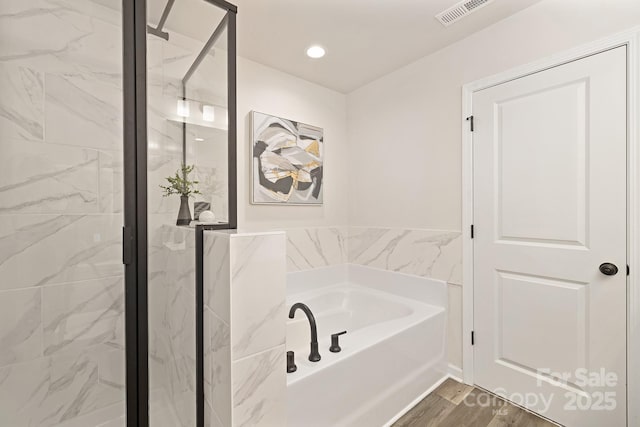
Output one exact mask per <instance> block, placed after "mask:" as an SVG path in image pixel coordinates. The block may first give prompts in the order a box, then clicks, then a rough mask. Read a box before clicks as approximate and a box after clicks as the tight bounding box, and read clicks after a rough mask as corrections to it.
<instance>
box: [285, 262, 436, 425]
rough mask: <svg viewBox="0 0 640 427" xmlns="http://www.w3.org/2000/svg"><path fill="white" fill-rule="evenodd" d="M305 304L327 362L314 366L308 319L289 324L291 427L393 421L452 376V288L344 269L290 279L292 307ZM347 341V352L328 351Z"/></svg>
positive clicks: (344, 345) (372, 271)
mask: <svg viewBox="0 0 640 427" xmlns="http://www.w3.org/2000/svg"><path fill="white" fill-rule="evenodd" d="M296 302H303V303H305V304H307V305H308V306H309V308H310V309H311V310H312V311H313V313H314V315H315V318H316V321H317V324H318V342H319V345H320V354H321V356H322V360H320V361H319V362H315V363H314V362H310V361H309V360H308V356H309V341H310V337H309V322H308V321H307V318H306V316H305V315H304V313H302V312H300V311H298V312H297V313H296V318H295V319H293V320H290V321H289V322H288V324H287V350H293V351H295V355H296V358H295V359H296V365H297V366H298V370H297V371H296V372H294V373H291V374H287V399H288V401H287V408H288V426H289V427H338V426H353V427H360V426H362V427H376V426H383V425H386V424H389V423H390V422H391V421H393V420H395V419H396V418H397V417H398V416H399V415H400V414H401V413H403V412H404V411H405V410H406V409H408V407H409V406H410V405H411V404H412V403H414V402H415V401H416V400H417V399H418V398H420V397H421V396H422V395H423V394H424V393H425V392H426V391H428V390H429V389H430V388H432V387H433V386H434V385H435V384H437V383H438V382H439V381H440V380H441V379H442V378H443V377H444V376H445V375H446V372H445V371H446V363H445V357H444V353H445V330H446V312H445V307H446V284H445V283H444V282H441V281H436V280H429V279H423V278H418V277H413V276H407V275H403V274H398V273H391V272H386V271H382V270H376V269H371V268H367V267H360V266H355V265H348V266H347V265H345V266H338V267H329V268H326V269H319V270H313V271H307V272H301V273H292V274H290V275H289V277H288V295H287V304H288V306H289V307H290V306H291V305H293V304H294V303H296ZM343 330H346V331H347V334H346V335H342V336H341V337H340V346H341V347H342V351H341V352H340V353H331V352H330V351H329V346H330V336H331V334H333V333H336V332H341V331H343Z"/></svg>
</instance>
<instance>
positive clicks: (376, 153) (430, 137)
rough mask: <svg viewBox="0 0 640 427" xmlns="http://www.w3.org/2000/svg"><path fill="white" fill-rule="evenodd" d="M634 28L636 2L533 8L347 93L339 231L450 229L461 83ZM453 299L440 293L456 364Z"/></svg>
mask: <svg viewBox="0 0 640 427" xmlns="http://www.w3.org/2000/svg"><path fill="white" fill-rule="evenodd" d="M636 25H640V1H638V0H543V1H541V2H540V3H537V4H536V5H534V6H532V7H530V8H528V9H525V10H523V11H521V12H520V13H518V14H515V15H513V16H511V17H509V18H507V19H505V20H503V21H500V22H498V23H496V24H495V25H493V26H491V27H488V28H486V29H484V30H482V31H480V32H478V33H475V34H473V35H472V36H470V37H468V38H466V39H464V40H461V41H459V42H458V43H455V44H453V45H451V46H448V47H447V48H445V49H442V50H440V51H438V52H436V53H434V54H432V55H429V56H427V57H425V58H422V59H420V60H418V61H416V62H414V63H412V64H410V65H408V66H406V67H404V68H401V69H399V70H397V71H395V72H393V73H391V74H388V75H386V76H384V77H382V78H380V79H379V80H376V81H374V82H372V83H370V84H368V85H366V86H364V87H362V88H360V89H358V90H356V91H354V92H352V93H350V94H349V95H348V97H347V112H348V114H347V120H348V131H349V152H348V159H349V164H350V165H351V173H350V176H349V226H356V227H394V228H406V229H413V228H417V229H438V230H452V231H460V230H461V217H462V211H461V205H462V202H461V197H462V196H461V185H462V184H461V175H462V170H461V162H462V159H461V152H462V150H461V140H462V136H461V115H462V105H461V97H462V96H461V94H462V92H461V87H462V85H463V84H465V83H467V82H471V81H474V80H477V79H480V78H482V77H485V76H489V75H492V74H496V73H499V72H502V71H506V70H508V69H510V68H513V67H516V66H518V65H522V64H525V63H528V62H532V61H535V60H539V59H542V58H544V57H547V56H550V55H552V54H554V53H557V52H561V51H563V50H567V49H570V48H572V47H575V46H578V45H581V44H584V43H587V42H590V41H593V40H597V39H599V38H602V37H606V36H608V35H611V34H614V33H616V32H619V31H622V30H625V29H627V28H630V27H633V26H636ZM416 256H417V255H416ZM459 257H460V259H461V257H462V254H461V253H460V254H459ZM408 262H409V261H408ZM461 296H462V292H461V288H460V287H459V286H456V285H450V286H449V300H450V307H449V332H448V336H449V361H450V362H451V363H452V364H454V365H457V366H460V364H461V358H462V354H461V353H462V339H464V337H462V335H461V329H462V303H461Z"/></svg>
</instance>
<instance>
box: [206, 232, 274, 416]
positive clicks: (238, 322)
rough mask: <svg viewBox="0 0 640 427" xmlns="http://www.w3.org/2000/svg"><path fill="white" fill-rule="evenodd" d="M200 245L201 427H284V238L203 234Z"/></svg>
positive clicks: (244, 234) (240, 234)
mask: <svg viewBox="0 0 640 427" xmlns="http://www.w3.org/2000/svg"><path fill="white" fill-rule="evenodd" d="M203 244H204V247H203V252H204V263H203V278H204V300H205V313H204V318H205V320H204V321H205V324H204V334H205V402H206V404H207V408H206V418H207V420H208V425H213V426H217V425H220V426H233V427H235V426H260V425H274V426H275V425H285V424H286V372H285V369H284V367H285V333H286V331H285V327H286V324H285V321H284V320H285V319H286V311H285V310H286V307H285V301H286V295H285V293H286V291H285V288H286V239H285V234H284V233H283V232H266V233H238V232H235V231H219V232H214V231H212V232H209V231H207V232H205V234H204V242H203Z"/></svg>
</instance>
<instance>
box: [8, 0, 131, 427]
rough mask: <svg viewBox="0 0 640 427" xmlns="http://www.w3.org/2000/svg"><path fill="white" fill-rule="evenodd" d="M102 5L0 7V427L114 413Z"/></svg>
mask: <svg viewBox="0 0 640 427" xmlns="http://www.w3.org/2000/svg"><path fill="white" fill-rule="evenodd" d="M111 6H112V7H110V8H106V7H104V6H103V5H100V4H99V3H98V2H93V1H86V2H78V1H72V0H55V1H53V0H5V1H2V2H0V94H2V96H0V278H1V279H0V425H3V426H4V425H6V426H12V427H13V426H16V427H19V426H27V425H38V426H55V425H59V424H67V423H71V422H74V420H81V419H84V418H82V417H85V416H89V415H91V414H93V413H97V412H100V411H103V410H107V409H108V408H112V407H115V408H116V411H115V412H113V411H112V413H114V414H115V415H116V416H119V415H121V414H122V413H123V402H124V397H125V389H124V384H125V382H124V340H123V331H124V301H123V297H124V283H123V267H122V263H121V253H122V252H121V227H122V213H121V212H122V201H121V200H122V190H121V189H122V186H123V182H122V167H121V160H120V158H121V156H122V154H121V151H122V107H121V105H122V91H121V88H122V75H121V68H122V65H121V56H122V55H121V44H122V42H121V28H120V21H121V16H120V12H119V11H118V4H117V2H115V1H114V2H113V4H112V5H111ZM85 425H86V424H85ZM120 425H122V423H121V424H120Z"/></svg>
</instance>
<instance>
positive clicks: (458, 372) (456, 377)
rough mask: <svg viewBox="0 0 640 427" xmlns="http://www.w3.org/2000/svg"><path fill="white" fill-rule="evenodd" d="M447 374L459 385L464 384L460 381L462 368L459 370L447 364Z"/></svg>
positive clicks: (457, 367)
mask: <svg viewBox="0 0 640 427" xmlns="http://www.w3.org/2000/svg"><path fill="white" fill-rule="evenodd" d="M447 373H448V374H449V377H451V378H452V379H454V380H456V381H458V382H459V383H464V381H463V380H462V378H463V375H462V368H460V367H459V366H456V365H453V364H451V363H449V366H448V367H447Z"/></svg>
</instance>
